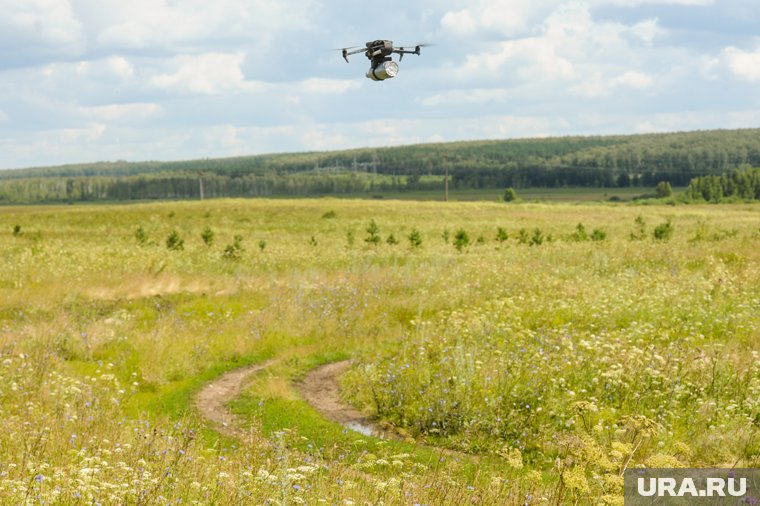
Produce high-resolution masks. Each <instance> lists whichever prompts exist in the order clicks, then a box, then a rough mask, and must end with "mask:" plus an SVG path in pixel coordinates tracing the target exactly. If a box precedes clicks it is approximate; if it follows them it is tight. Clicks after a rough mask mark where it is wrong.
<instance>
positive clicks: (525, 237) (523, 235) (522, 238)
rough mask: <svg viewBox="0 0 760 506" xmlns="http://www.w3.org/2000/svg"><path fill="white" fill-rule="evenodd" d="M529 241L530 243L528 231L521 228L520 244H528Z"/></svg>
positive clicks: (519, 232)
mask: <svg viewBox="0 0 760 506" xmlns="http://www.w3.org/2000/svg"><path fill="white" fill-rule="evenodd" d="M529 241H530V237H529V236H528V231H527V230H525V229H524V228H521V229H520V230H519V231H518V232H517V242H519V243H520V244H528V242H529Z"/></svg>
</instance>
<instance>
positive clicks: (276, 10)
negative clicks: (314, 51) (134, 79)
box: [73, 0, 318, 51]
mask: <svg viewBox="0 0 760 506" xmlns="http://www.w3.org/2000/svg"><path fill="white" fill-rule="evenodd" d="M73 1H74V2H75V3H76V4H77V5H78V6H79V8H78V13H79V14H80V16H82V18H84V19H86V20H87V21H88V25H89V26H90V30H91V36H92V39H93V40H94V41H96V42H97V43H98V44H99V45H101V46H103V47H109V48H120V49H125V50H127V49H145V48H163V49H174V50H179V51H189V50H190V49H192V48H195V47H197V45H198V43H199V42H201V41H203V42H209V41H215V42H219V41H223V40H228V41H229V40H238V41H240V40H254V39H255V40H256V42H257V44H258V45H269V44H270V43H271V41H272V38H273V36H274V35H276V34H277V33H278V32H293V31H309V30H312V29H313V25H312V19H313V17H314V12H315V10H316V7H317V5H318V4H316V2H314V1H313V0H290V1H288V2H273V1H271V0H215V1H213V2H209V1H207V0H179V1H176V0H130V1H129V2H124V1H122V0H73Z"/></svg>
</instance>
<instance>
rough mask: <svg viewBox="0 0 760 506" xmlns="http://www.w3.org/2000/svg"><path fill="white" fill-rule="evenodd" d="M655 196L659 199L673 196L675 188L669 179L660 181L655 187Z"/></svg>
mask: <svg viewBox="0 0 760 506" xmlns="http://www.w3.org/2000/svg"><path fill="white" fill-rule="evenodd" d="M654 196H655V198H658V199H666V198H668V197H671V196H673V188H672V187H671V186H670V183H669V182H668V181H660V182H659V183H657V186H656V187H655V189H654Z"/></svg>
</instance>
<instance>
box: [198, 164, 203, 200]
mask: <svg viewBox="0 0 760 506" xmlns="http://www.w3.org/2000/svg"><path fill="white" fill-rule="evenodd" d="M198 186H199V187H200V192H201V200H203V171H202V170H199V171H198Z"/></svg>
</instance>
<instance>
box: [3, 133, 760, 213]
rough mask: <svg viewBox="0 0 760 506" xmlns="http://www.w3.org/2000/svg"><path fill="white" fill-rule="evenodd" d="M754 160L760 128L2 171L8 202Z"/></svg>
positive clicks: (470, 179) (591, 182) (538, 177)
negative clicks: (446, 175)
mask: <svg viewBox="0 0 760 506" xmlns="http://www.w3.org/2000/svg"><path fill="white" fill-rule="evenodd" d="M745 165H748V166H760V129H745V130H716V131H702V132H687V133H671V134H646V135H629V136H604V137H559V138H545V139H526V140H504V141H472V142H454V143H443V144H420V145H412V146H399V147H392V148H378V149H371V148H364V149H354V150H346V151H335V152H312V153H294V154H274V155H259V156H249V157H237V158H224V159H203V160H189V161H175V162H125V161H119V162H101V163H94V164H81V165H65V166H60V167H40V168H29V169H18V170H0V203H27V202H63V201H103V200H145V199H194V198H199V197H200V196H201V192H203V196H204V197H208V198H213V197H257V196H278V195H283V196H287V195H293V196H302V195H328V194H346V193H352V194H355V193H373V192H384V191H416V190H429V189H438V188H440V187H441V182H442V179H443V175H444V174H445V173H448V174H449V178H450V187H451V188H452V189H484V188H493V189H503V188H505V187H513V188H518V189H519V188H530V187H544V188H555V187H565V186H573V187H607V188H614V187H629V186H634V187H645V188H651V187H653V186H654V185H656V184H657V183H658V182H660V181H668V182H669V183H670V184H672V185H673V186H686V185H688V184H689V183H690V182H691V181H692V180H693V179H694V178H698V177H703V176H708V175H713V176H719V175H721V174H724V173H727V172H729V171H731V170H733V169H735V168H737V167H740V166H745ZM706 200H709V199H706Z"/></svg>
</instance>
